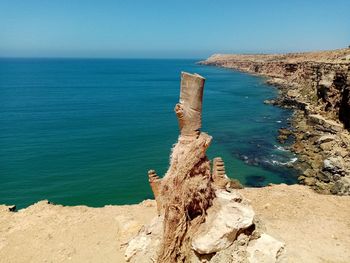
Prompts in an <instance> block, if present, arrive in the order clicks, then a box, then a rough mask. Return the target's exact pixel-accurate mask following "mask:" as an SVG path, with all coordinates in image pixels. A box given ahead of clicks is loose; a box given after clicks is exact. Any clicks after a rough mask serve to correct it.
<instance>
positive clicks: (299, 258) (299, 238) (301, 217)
mask: <svg viewBox="0 0 350 263" xmlns="http://www.w3.org/2000/svg"><path fill="white" fill-rule="evenodd" d="M241 193H242V194H243V195H244V196H245V197H247V198H248V199H250V200H251V204H252V206H253V208H254V210H255V212H256V214H257V215H258V217H259V218H260V219H261V220H262V222H263V224H264V225H265V227H266V232H267V233H268V234H270V235H272V236H274V237H275V238H277V239H279V240H281V241H284V242H285V243H286V245H287V246H286V248H287V253H288V258H289V262H344V263H345V262H350V196H334V195H321V194H317V193H315V192H314V191H313V190H311V189H309V188H307V187H306V186H302V185H292V186H286V185H275V186H273V187H265V188H260V189H252V188H246V189H243V190H241Z"/></svg>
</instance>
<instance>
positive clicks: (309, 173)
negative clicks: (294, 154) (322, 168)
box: [303, 169, 315, 177]
mask: <svg viewBox="0 0 350 263" xmlns="http://www.w3.org/2000/svg"><path fill="white" fill-rule="evenodd" d="M303 175H304V176H305V177H314V176H315V171H314V170H312V169H306V170H305V172H304V173H303Z"/></svg>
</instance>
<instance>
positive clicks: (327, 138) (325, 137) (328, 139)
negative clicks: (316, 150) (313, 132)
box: [317, 134, 336, 144]
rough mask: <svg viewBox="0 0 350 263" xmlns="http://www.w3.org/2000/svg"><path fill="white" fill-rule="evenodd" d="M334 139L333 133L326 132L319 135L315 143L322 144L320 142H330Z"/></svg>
mask: <svg viewBox="0 0 350 263" xmlns="http://www.w3.org/2000/svg"><path fill="white" fill-rule="evenodd" d="M335 139H336V137H335V135H331V134H329V135H328V134H326V135H323V136H321V137H320V138H319V139H318V140H317V143H318V144H322V143H326V142H331V141H334V140H335Z"/></svg>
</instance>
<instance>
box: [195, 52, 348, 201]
mask: <svg viewBox="0 0 350 263" xmlns="http://www.w3.org/2000/svg"><path fill="white" fill-rule="evenodd" d="M200 63H201V64H203V65H212V66H219V67H225V68H230V69H234V70H239V71H243V72H247V73H251V74H256V75H260V76H264V77H267V82H268V83H269V84H272V85H276V86H277V87H279V89H280V96H279V97H278V98H277V99H271V100H266V101H265V103H270V104H274V105H280V106H283V107H289V108H293V109H295V114H294V121H293V130H292V131H291V132H290V133H291V134H293V136H294V137H295V143H294V145H293V147H292V150H293V151H294V152H296V153H298V154H299V161H298V163H297V164H296V165H297V168H298V169H299V170H300V171H301V176H300V177H299V181H300V183H302V184H306V185H309V186H312V187H313V188H314V189H315V190H317V191H319V192H322V193H333V194H340V195H349V194H350V135H349V129H350V49H339V50H333V51H321V52H308V53H290V54H274V55H263V54H257V55H230V54H216V55H213V56H211V57H209V58H208V59H207V60H205V61H202V62H200ZM280 132H281V135H280V136H279V138H280V139H281V142H283V141H285V139H286V138H287V137H288V135H289V134H290V133H289V132H288V131H287V132H286V130H285V129H282V130H281V131H280Z"/></svg>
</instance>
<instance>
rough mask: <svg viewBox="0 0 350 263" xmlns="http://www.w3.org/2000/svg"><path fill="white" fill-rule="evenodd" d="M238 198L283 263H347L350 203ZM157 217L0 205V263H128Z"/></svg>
mask: <svg viewBox="0 0 350 263" xmlns="http://www.w3.org/2000/svg"><path fill="white" fill-rule="evenodd" d="M238 191H239V193H240V194H242V195H243V196H244V197H245V198H248V199H249V200H251V205H252V207H253V209H254V211H255V213H256V216H257V217H259V218H260V220H261V222H262V223H263V227H264V229H265V231H266V232H267V233H269V234H271V235H273V236H274V237H276V238H278V239H279V240H282V241H283V242H285V244H286V253H287V262H348V259H349V258H350V250H349V247H350V227H349V225H350V218H349V213H350V205H349V204H350V196H329V195H319V194H317V193H315V192H314V191H312V190H310V189H309V188H308V187H306V186H303V185H283V184H282V185H273V186H268V187H262V188H245V189H240V190H238ZM310 211H312V213H310ZM156 215H157V206H156V202H155V201H153V200H145V201H143V202H142V203H140V204H137V205H124V206H116V205H113V206H111V205H109V206H105V207H101V208H92V207H86V206H61V205H54V204H50V203H48V202H47V201H41V202H38V203H36V204H34V205H32V206H30V207H28V208H25V209H21V210H19V211H18V212H12V211H9V209H8V207H5V206H2V205H0V262H11V263H17V262H18V263H20V262H21V263H22V262H84V263H86V262H125V258H124V253H125V249H126V246H127V244H128V242H129V241H130V239H132V238H133V237H134V236H135V235H137V234H138V232H140V230H141V229H143V228H144V225H147V224H149V223H150V222H151V220H152V219H153V218H154V217H155V216H156ZM230 259H231V255H227V260H225V261H223V262H229V260H230Z"/></svg>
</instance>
